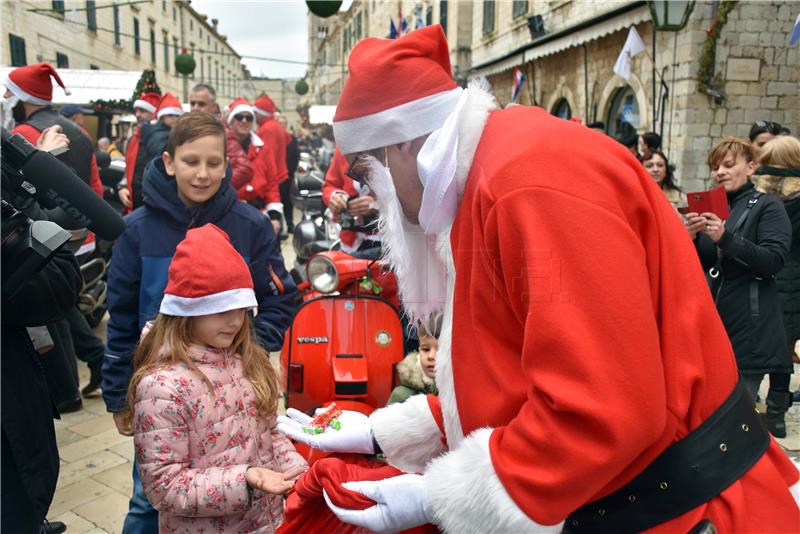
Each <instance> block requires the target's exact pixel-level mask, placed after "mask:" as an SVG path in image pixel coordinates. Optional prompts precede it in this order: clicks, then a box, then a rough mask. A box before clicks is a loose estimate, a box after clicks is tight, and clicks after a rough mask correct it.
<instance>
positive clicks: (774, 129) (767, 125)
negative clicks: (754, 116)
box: [754, 121, 782, 134]
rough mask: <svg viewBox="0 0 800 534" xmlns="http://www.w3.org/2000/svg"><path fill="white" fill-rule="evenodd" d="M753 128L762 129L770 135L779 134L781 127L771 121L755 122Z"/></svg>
mask: <svg viewBox="0 0 800 534" xmlns="http://www.w3.org/2000/svg"><path fill="white" fill-rule="evenodd" d="M754 126H755V127H756V128H763V129H764V130H766V131H767V132H769V133H771V134H778V132H780V131H781V130H782V127H781V125H780V124H778V123H777V122H771V121H756V122H755V123H754Z"/></svg>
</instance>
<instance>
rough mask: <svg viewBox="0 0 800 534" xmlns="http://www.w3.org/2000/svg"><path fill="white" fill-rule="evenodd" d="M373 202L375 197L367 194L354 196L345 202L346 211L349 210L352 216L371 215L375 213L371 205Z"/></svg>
mask: <svg viewBox="0 0 800 534" xmlns="http://www.w3.org/2000/svg"><path fill="white" fill-rule="evenodd" d="M373 202H375V199H374V198H372V197H371V196H369V195H364V196H363V197H358V198H354V199H353V200H351V201H350V202H348V203H347V211H349V212H350V215H352V216H353V217H360V216H364V215H372V214H373V213H375V209H374V208H373V207H372V203H373Z"/></svg>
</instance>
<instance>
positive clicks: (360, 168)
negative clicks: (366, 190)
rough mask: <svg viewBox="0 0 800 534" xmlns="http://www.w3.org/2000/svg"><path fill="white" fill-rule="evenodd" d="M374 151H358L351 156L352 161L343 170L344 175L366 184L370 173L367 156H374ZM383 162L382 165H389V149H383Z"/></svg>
mask: <svg viewBox="0 0 800 534" xmlns="http://www.w3.org/2000/svg"><path fill="white" fill-rule="evenodd" d="M374 152H375V151H369V152H359V153H358V154H356V156H355V157H354V158H353V161H351V162H350V165H348V166H347V169H346V170H345V171H344V175H345V176H347V177H348V178H350V179H351V180H353V181H354V182H358V183H360V184H366V183H367V180H368V179H369V173H370V170H371V169H370V167H371V166H370V163H369V157H370V156H372V157H376V156H375V154H374ZM383 164H384V166H386V167H388V166H389V149H388V148H384V151H383Z"/></svg>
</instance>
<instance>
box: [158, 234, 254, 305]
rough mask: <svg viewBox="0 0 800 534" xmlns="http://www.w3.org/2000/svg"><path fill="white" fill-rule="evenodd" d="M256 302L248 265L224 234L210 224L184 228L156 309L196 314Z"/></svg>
mask: <svg viewBox="0 0 800 534" xmlns="http://www.w3.org/2000/svg"><path fill="white" fill-rule="evenodd" d="M257 306H258V302H257V301H256V294H255V291H254V290H253V278H252V276H251V275H250V269H249V268H248V267H247V263H245V261H244V258H242V256H241V255H240V254H239V253H238V252H237V251H236V249H235V248H233V245H231V241H230V238H229V237H228V234H226V233H225V232H224V231H222V230H221V229H219V228H218V227H217V226H214V225H213V224H206V225H204V226H201V227H200V228H192V229H191V230H189V231H188V232H186V238H185V239H184V240H183V241H181V242H180V243H178V247H177V248H176V249H175V255H174V256H173V257H172V262H171V263H170V264H169V279H168V281H167V288H166V289H165V290H164V299H163V300H162V301H161V309H160V310H159V311H160V312H161V313H163V314H165V315H177V316H180V317H196V316H198V315H211V314H214V313H222V312H226V311H228V310H238V309H240V308H255V307H257Z"/></svg>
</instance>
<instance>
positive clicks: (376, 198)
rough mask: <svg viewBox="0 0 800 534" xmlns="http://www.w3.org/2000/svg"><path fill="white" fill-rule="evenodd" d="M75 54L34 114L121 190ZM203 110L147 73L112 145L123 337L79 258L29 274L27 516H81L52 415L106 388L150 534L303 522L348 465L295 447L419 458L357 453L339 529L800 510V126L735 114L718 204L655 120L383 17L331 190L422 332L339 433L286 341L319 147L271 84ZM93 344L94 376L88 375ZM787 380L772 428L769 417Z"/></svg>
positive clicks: (27, 522)
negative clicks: (159, 89) (796, 433)
mask: <svg viewBox="0 0 800 534" xmlns="http://www.w3.org/2000/svg"><path fill="white" fill-rule="evenodd" d="M51 77H52V78H53V79H55V80H56V82H57V83H59V84H61V80H60V78H59V77H58V73H57V72H56V71H55V69H53V68H52V67H51V66H50V65H48V64H38V65H32V66H29V67H21V68H19V69H16V70H15V71H12V72H11V74H10V75H9V82H8V83H7V87H8V89H9V91H8V93H7V95H6V96H7V100H10V102H12V106H13V112H14V119H15V121H16V123H17V125H16V128H15V130H14V131H15V132H16V133H20V134H21V135H23V136H24V137H25V138H26V139H28V140H29V141H30V142H31V143H34V144H36V145H37V146H38V148H39V149H40V150H51V149H53V148H55V147H57V146H59V147H64V146H69V149H70V150H69V151H67V152H65V153H63V154H62V156H63V159H64V161H65V162H67V163H68V164H69V165H70V166H71V167H72V168H73V169H75V170H76V173H77V174H78V175H79V176H80V178H81V179H83V180H84V181H85V182H86V183H87V184H89V185H95V186H96V184H97V183H98V182H99V177H98V169H97V164H96V161H95V154H94V147H93V146H92V144H91V141H90V140H89V136H88V134H87V133H86V131H85V129H83V128H82V127H81V125H80V120H81V118H82V115H83V110H81V108H80V107H78V106H71V107H69V106H64V107H62V109H61V110H60V114H59V112H56V111H55V110H54V109H53V107H52V106H51V104H50V101H51V100H52V85H51V82H50V78H51ZM412 78H414V79H417V80H419V83H415V84H409V83H408V80H409V79H412ZM61 85H62V87H63V84H61ZM189 104H190V108H191V111H189V112H187V113H184V111H183V108H182V105H181V103H180V101H179V100H178V99H177V98H176V97H175V96H174V95H172V94H170V93H167V94H165V95H159V94H157V93H145V94H142V95H141V96H140V98H139V99H137V100H136V101H135V102H134V104H133V107H134V110H135V115H136V117H137V121H138V124H137V126H136V128H135V130H134V132H133V135H132V137H131V139H130V140H128V141H127V142H126V143H124V146H118V145H117V144H116V143H114V142H112V141H111V140H109V139H100V140H98V143H97V145H98V147H99V148H101V149H102V150H104V151H106V152H108V153H109V154H110V155H112V156H113V157H115V158H124V160H125V162H126V168H125V172H126V178H127V183H126V185H125V186H124V187H122V188H120V189H119V191H118V192H117V194H118V198H119V200H120V201H121V202H122V204H123V205H124V206H125V207H126V209H127V211H128V213H127V215H126V217H125V230H124V232H123V233H122V235H121V236H120V237H119V238H118V239H117V240H116V241H115V242H114V248H113V258H112V260H111V263H110V268H109V271H108V293H107V301H108V326H107V328H108V331H107V340H106V344H105V346H103V344H102V343H100V341H99V340H98V339H97V338H96V337H95V336H94V335H93V334H92V332H91V328H89V325H88V324H87V323H86V320H85V318H84V317H83V316H82V315H81V314H80V311H79V309H78V308H77V306H76V297H77V293H78V291H79V290H80V285H81V283H80V271H79V269H78V263H77V262H76V260H75V256H74V255H73V254H72V252H70V251H67V250H61V251H59V252H58V253H57V254H56V255H55V256H54V258H53V260H52V261H51V262H50V263H48V264H47V265H46V267H45V269H44V270H42V271H41V272H40V273H39V274H37V275H36V277H34V279H32V280H31V281H30V282H28V283H27V284H26V285H25V286H24V287H22V288H19V289H18V290H17V292H16V293H15V294H13V295H10V296H7V294H6V292H5V291H4V293H3V307H4V310H5V311H4V314H3V337H2V342H3V352H4V366H5V362H7V361H11V360H12V358H11V354H12V353H13V354H14V356H16V357H15V358H13V361H14V362H15V363H14V367H13V369H14V371H16V373H15V376H13V377H11V376H10V375H9V368H8V367H6V368H4V372H3V406H2V409H3V414H2V440H3V443H2V445H3V447H2V452H3V469H2V474H3V481H2V482H3V488H4V489H3V503H2V527H3V530H8V531H9V532H20V533H24V534H27V533H38V532H60V531H63V525H55V524H48V523H46V520H45V517H46V514H47V509H48V506H49V503H50V501H51V499H52V496H53V492H54V490H55V483H56V480H57V476H58V464H59V460H58V453H57V449H56V444H55V435H54V430H53V424H52V416H53V415H55V414H57V413H59V412H61V413H64V412H69V411H75V410H78V409H80V408H81V394H83V395H90V394H93V393H95V392H96V391H97V390H98V389H101V390H102V396H103V399H104V401H105V403H106V407H107V409H108V411H109V412H111V414H112V417H113V420H114V423H115V425H116V428H117V430H118V431H119V433H121V434H123V435H125V436H132V437H133V442H134V445H133V446H134V449H135V461H134V466H133V473H132V479H133V492H132V493H133V494H132V496H131V500H130V506H129V512H128V514H127V516H126V519H125V523H124V527H123V532H124V533H139V532H146V533H150V532H158V531H164V532H167V531H168V532H201V531H202V532H211V531H213V532H272V531H275V530H280V529H281V525H282V523H283V514H284V500H283V499H282V496H284V495H286V494H287V493H288V492H290V491H291V490H292V488H293V487H294V485H295V483H297V481H298V480H299V479H300V477H304V478H303V479H304V480H305V477H308V476H321V474H320V472H319V471H316V470H315V469H316V467H315V466H309V464H308V462H307V461H306V459H305V458H304V457H303V456H302V455H301V454H299V453H298V451H297V449H296V448H295V445H294V444H293V443H292V440H294V441H295V442H303V443H305V444H308V445H311V446H314V447H316V448H318V449H321V450H322V451H325V452H328V453H332V454H344V455H345V456H343V457H342V458H345V459H346V458H347V456H346V455H347V454H348V453H361V454H370V455H379V456H380V457H381V458H384V459H385V461H386V462H388V463H389V464H391V465H392V466H393V467H394V468H396V470H395V471H396V472H395V473H393V474H392V475H390V476H388V477H386V478H370V476H369V469H358V470H353V471H352V472H353V473H356V472H357V473H359V475H360V476H362V477H363V478H347V479H342V480H339V482H341V484H340V485H339V486H337V488H339V489H337V490H336V491H333V490H331V491H329V492H327V493H324V499H325V502H326V503H327V507H328V508H329V510H330V511H331V512H332V513H333V514H334V515H335V517H336V518H338V520H339V521H342V522H344V523H350V524H352V525H355V526H357V527H361V528H365V529H368V530H371V531H377V532H388V531H397V530H404V529H408V528H413V527H418V526H423V525H426V524H435V525H436V526H437V527H438V528H440V529H442V530H443V531H446V532H466V531H481V532H483V531H487V532H488V531H497V532H512V531H513V532H527V531H537V532H560V531H566V532H581V531H582V529H584V528H588V529H589V530H590V531H623V530H624V531H641V530H647V529H651V528H652V529H655V530H659V529H661V531H680V532H688V531H690V530H692V529H693V528H698V527H701V526H703V525H704V524H705V522H713V524H714V525H716V526H717V528H719V529H720V530H721V531H735V532H756V531H760V530H762V529H763V530H776V531H780V530H781V529H786V528H789V529H791V528H792V526H797V499H798V497H797V496H796V495H794V494H793V493H792V492H791V491H790V490H789V488H790V487H794V490H792V491H795V492H796V489H797V487H798V486H797V485H798V473H797V470H796V468H795V467H794V465H793V464H792V462H791V461H790V460H789V459H788V458H787V457H786V455H785V453H784V452H783V451H782V450H781V449H780V447H779V445H778V444H777V443H776V442H775V441H774V440H772V439H771V438H770V436H769V434H768V433H767V430H768V431H769V433H771V434H772V435H773V436H775V437H785V436H786V425H785V414H786V411H787V409H788V408H789V407H790V405H791V403H792V393H791V392H790V391H789V378H790V375H791V373H792V370H793V366H792V356H793V352H794V350H795V346H796V344H797V342H798V338H800V141H798V140H797V139H796V138H794V137H792V136H791V135H790V133H791V132H789V131H788V130H786V129H785V128H783V127H782V126H780V125H777V124H775V123H771V122H762V121H759V122H757V123H755V124H754V125H753V128H752V130H751V132H750V139H749V140H747V139H739V138H735V137H725V138H724V139H723V140H722V141H721V142H719V143H718V144H717V146H715V147H714V148H713V149H712V150H711V152H710V153H709V155H708V166H709V172H710V178H711V180H712V181H713V182H714V183H715V184H717V185H718V186H719V187H722V188H723V189H724V192H725V194H726V196H727V203H728V206H727V207H728V212H729V215H727V216H721V215H720V214H719V213H716V212H712V211H703V212H694V211H691V207H692V205H693V204H692V199H691V198H690V195H691V193H687V192H684V191H682V190H681V188H680V186H679V180H678V178H677V176H676V175H677V174H678V173H677V172H676V169H674V168H673V166H672V165H671V164H670V162H669V160H668V156H667V153H666V152H665V151H664V150H663V148H662V146H661V138H660V137H659V136H658V135H657V134H655V133H652V132H651V133H646V134H644V135H642V136H641V139H639V138H638V137H637V138H636V139H635V141H632V140H631V139H629V138H626V139H625V140H624V142H621V144H622V145H624V146H620V143H618V142H616V141H615V140H613V139H611V138H609V137H608V136H605V135H601V134H598V133H597V132H595V131H593V130H592V129H591V128H587V127H584V126H583V125H581V124H577V123H575V122H574V121H564V120H561V119H559V118H556V117H553V116H550V115H549V114H547V113H546V112H545V111H543V110H541V109H537V108H532V107H524V106H513V107H509V108H507V109H504V110H500V109H497V104H496V101H495V100H494V97H493V96H492V95H491V94H490V93H489V92H488V91H487V89H486V88H485V87H483V86H482V85H481V84H471V85H470V86H468V87H467V88H461V87H458V86H457V85H456V84H455V82H454V81H453V80H452V78H451V69H450V64H449V52H448V47H447V42H446V40H445V37H444V35H443V33H442V31H441V29H440V28H439V27H438V26H431V27H426V28H423V29H421V30H418V31H415V32H412V33H410V34H408V35H407V36H404V37H402V38H399V39H396V40H383V39H364V40H363V41H361V42H360V43H359V44H358V45H357V46H356V47H355V48H354V50H353V52H352V54H351V58H350V76H349V78H348V79H347V82H346V84H345V87H344V90H343V93H342V98H341V100H340V102H339V105H338V107H337V112H336V116H335V118H334V133H335V138H336V144H337V149H336V152H335V155H334V157H333V161H332V162H331V164H330V166H329V169H328V172H327V176H326V180H325V185H324V188H323V199H324V202H325V204H326V205H327V206H328V207H329V208H330V210H331V211H332V212H333V213H334V214H341V213H343V212H345V211H346V212H348V213H349V214H350V215H351V216H353V217H355V218H357V219H359V220H360V221H361V222H362V223H363V222H364V221H366V220H368V219H369V220H374V219H378V222H377V223H374V224H373V225H372V226H368V228H367V229H365V230H362V231H360V232H355V233H353V234H352V235H348V234H344V235H342V236H341V241H342V248H343V249H344V250H346V251H349V252H351V253H353V254H355V253H357V252H358V251H359V250H360V249H362V248H363V247H364V246H367V245H369V244H370V242H372V241H374V240H376V239H380V240H381V241H382V243H383V245H384V250H386V251H387V259H388V261H389V262H391V264H392V266H393V268H394V269H395V272H396V273H397V275H398V286H399V292H400V297H401V299H402V301H403V309H404V313H405V314H406V315H407V316H408V318H409V319H410V321H411V322H412V323H413V324H415V325H417V326H418V327H419V329H420V330H419V349H418V351H415V352H411V353H409V354H408V355H407V356H406V358H405V359H404V360H403V362H402V363H401V364H399V365H398V366H397V371H398V376H399V384H398V385H397V387H396V388H395V389H394V391H393V392H392V394H391V397H390V398H389V399H388V406H387V407H385V408H382V409H378V410H376V411H375V412H373V413H372V415H370V416H366V415H363V414H361V413H358V412H352V411H347V410H345V411H344V412H343V413H342V414H341V415H340V417H339V423H338V424H339V427H340V428H337V429H335V430H333V429H329V430H325V431H324V432H321V433H315V432H308V431H307V429H306V428H304V425H306V424H308V422H309V420H310V417H309V416H308V415H306V414H302V413H299V412H297V411H296V410H293V411H290V412H288V413H287V415H285V416H278V410H277V405H278V399H279V396H280V394H281V392H280V386H279V379H278V372H277V370H276V369H275V368H274V367H273V366H272V365H271V364H270V362H269V356H268V352H269V351H278V350H280V348H281V347H282V345H283V343H284V335H285V332H286V331H287V328H288V327H289V325H290V322H291V319H292V316H293V313H294V309H295V304H296V300H297V291H298V290H297V287H296V285H295V282H294V281H293V279H292V277H291V276H290V275H289V274H288V272H287V270H286V268H285V265H284V260H283V257H282V255H281V252H280V236H281V234H285V232H286V231H287V230H289V231H290V230H291V224H292V215H291V212H292V206H291V189H290V184H291V182H290V180H289V179H288V178H289V176H291V175H292V174H293V172H294V167H296V165H297V157H296V155H295V154H293V152H296V140H295V139H293V137H292V136H291V135H290V134H289V133H288V132H287V131H286V130H285V128H284V126H283V125H281V124H280V122H279V121H278V110H277V109H276V106H275V104H274V102H273V101H272V100H271V99H270V98H269V97H268V96H266V95H262V96H261V97H259V98H258V99H256V100H255V102H253V103H250V102H248V101H247V100H246V99H244V98H237V99H236V100H234V101H233V102H231V103H229V105H228V106H226V107H225V109H220V106H219V104H218V103H217V101H216V93H215V91H214V88H213V87H211V86H209V85H206V84H199V85H196V86H195V87H194V88H193V89H192V91H191V94H190V97H189ZM398 114H401V115H402V117H403V121H402V127H396V126H397V124H398V123H397V117H398ZM531 125H534V126H535V127H534V128H531ZM567 140H569V141H570V142H569V143H567V142H566V141H567ZM576 143H577V144H580V145H581V146H591V147H592V150H589V151H587V152H586V154H584V155H583V157H581V158H576V157H575V156H574V154H572V153H570V152H568V150H567V148H564V147H568V146H574V144H576ZM64 154H66V155H64ZM62 156H59V157H62ZM603 169H613V171H612V172H613V173H614V176H613V177H610V176H608V175H607V174H606V173H605V172H604V171H603ZM575 176H581V177H582V180H575V179H574V177H575ZM653 182H655V184H656V185H655V186H654V184H653ZM5 187H6V184H5V179H4V198H6V196H8V195H11V194H12V193H13V192H11V191H9V192H6V191H5ZM659 190H660V191H661V192H663V194H664V196H666V199H667V200H668V201H669V202H665V201H664V199H663V198H660V197H661V194H660V193H659ZM97 193H98V194H100V195H101V196H102V194H103V191H102V188H101V189H100V190H99V191H97ZM565 215H569V224H563V223H559V222H558V221H563V219H564V216H565ZM29 216H31V215H29ZM36 216H37V217H43V218H44V217H46V216H47V215H46V214H44V215H41V216H40V215H36ZM687 234H688V237H689V238H688V239H687ZM409 273H411V275H409ZM456 275H457V276H456ZM420 280H423V281H424V284H420ZM420 287H423V289H422V290H420ZM421 291H422V293H421ZM10 309H13V310H14V311H15V313H14V314H13V317H10V316H9V313H8V310H10ZM487 315H491V317H488V316H487ZM43 325H46V326H45V327H44V332H42V326H43ZM632 325H635V328H631V326H632ZM37 329H38V337H37V335H35V334H36V333H37ZM45 334H46V335H45ZM42 337H45V338H47V340H49V341H41V338H42ZM36 339H38V340H39V341H38V342H37V341H35V340H36ZM55 350H61V351H65V354H62V355H59V356H58V357H57V358H51V357H50V355H49V354H48V356H47V357H45V358H41V357H40V356H41V355H42V354H43V353H44V352H46V351H55ZM794 356H795V357H797V355H796V354H795V355H794ZM76 357H78V358H80V359H83V360H84V361H86V363H87V365H88V366H89V369H90V371H91V373H90V382H89V384H88V385H87V386H86V387H84V388H83V391H82V392H79V391H77V388H78V384H77V371H76V364H75V358H76ZM48 361H50V362H51V363H47V362H48ZM52 361H59V362H61V364H60V365H61V368H55V367H54V364H53V363H52ZM42 363H44V366H43V369H40V367H41V366H42ZM765 375H769V390H768V393H767V395H766V398H765V402H766V406H767V410H766V413H765V414H764V421H765V423H766V428H765V427H764V426H763V425H762V423H761V422H760V419H759V416H758V415H756V414H755V411H754V410H753V406H754V403H755V401H756V400H757V396H758V392H759V387H760V384H761V382H762V380H763V378H764V376H765ZM65 384H67V385H68V386H67V385H65ZM23 390H25V391H24V392H23ZM31 395H34V396H35V398H34V399H33V402H31V401H30V398H31ZM51 397H52V398H53V399H55V400H56V406H55V410H54V408H53V407H52V406H50V400H49V399H50V398H51ZM23 398H24V399H26V400H24V401H23V400H22V399H23ZM289 438H291V440H290V439H289ZM721 440H722V442H720V441H721ZM729 449H730V450H729ZM720 451H721V452H720ZM726 453H727V454H726ZM315 465H316V464H315ZM699 470H703V471H704V478H703V479H702V480H698V479H696V478H693V476H692V475H683V474H678V473H684V472H687V473H692V472H696V471H699ZM654 481H655V482H654ZM651 486H652V487H651ZM7 488H14V489H15V491H8V490H7ZM340 488H344V491H340ZM329 489H330V488H329ZM667 491H669V495H668V497H669V498H668V499H667V500H668V501H669V503H670V504H669V506H666V507H665V506H663V505H660V504H658V503H659V502H660V501H663V500H664V497H663V496H662V494H664V492H667ZM354 495H356V496H357V497H358V498H364V497H366V498H368V499H369V502H370V503H372V504H370V505H367V506H357V505H353V502H354V497H353V496H354ZM793 497H794V498H793ZM355 502H356V503H357V502H360V501H358V499H355ZM634 502H637V504H638V505H639V506H640V507H642V510H644V511H642V512H637V513H631V511H630V509H629V504H630V503H634ZM752 502H758V503H759V504H758V507H756V508H754V507H752V506H751V505H750V503H752ZM764 502H769V503H770V506H768V507H766V508H764V507H763V503H764Z"/></svg>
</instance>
